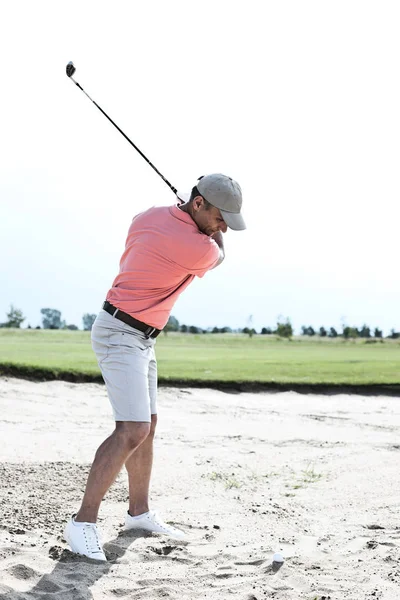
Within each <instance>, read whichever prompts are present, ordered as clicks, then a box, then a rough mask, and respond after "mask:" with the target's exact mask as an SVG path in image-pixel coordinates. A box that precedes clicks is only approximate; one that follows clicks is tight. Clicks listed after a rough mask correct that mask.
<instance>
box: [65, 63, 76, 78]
mask: <svg viewBox="0 0 400 600" xmlns="http://www.w3.org/2000/svg"><path fill="white" fill-rule="evenodd" d="M66 70H67V75H68V77H72V75H73V74H74V73H75V71H76V69H75V67H74V63H73V62H72V60H70V61H69V63H68V64H67V69H66Z"/></svg>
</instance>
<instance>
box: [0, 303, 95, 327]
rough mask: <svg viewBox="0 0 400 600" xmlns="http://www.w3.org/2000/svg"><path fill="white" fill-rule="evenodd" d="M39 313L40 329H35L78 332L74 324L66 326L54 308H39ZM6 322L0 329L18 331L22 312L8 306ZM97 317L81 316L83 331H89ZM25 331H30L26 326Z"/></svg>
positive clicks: (59, 312) (88, 314)
mask: <svg viewBox="0 0 400 600" xmlns="http://www.w3.org/2000/svg"><path fill="white" fill-rule="evenodd" d="M40 313H41V315H42V327H41V326H40V325H38V326H37V327H35V329H42V328H43V329H69V330H71V331H73V330H78V329H79V327H78V326H77V325H74V324H67V322H66V321H65V320H64V319H62V318H61V311H59V310H57V309H55V308H41V309H40ZM6 316H7V321H5V322H4V323H0V327H1V328H4V327H15V328H17V329H19V328H20V327H21V325H22V323H23V322H24V321H26V317H24V315H23V313H22V310H20V309H19V308H15V307H14V306H13V305H11V306H10V310H9V311H8V313H7V314H6ZM96 316H97V315H95V314H90V313H85V314H84V315H83V316H82V324H83V329H84V330H85V331H90V330H91V329H92V326H93V323H94V321H95V318H96ZM27 329H32V327H31V326H30V325H29V324H28V326H27Z"/></svg>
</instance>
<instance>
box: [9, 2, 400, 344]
mask: <svg viewBox="0 0 400 600" xmlns="http://www.w3.org/2000/svg"><path fill="white" fill-rule="evenodd" d="M399 30H400V5H399V3H398V2H397V1H382V0H379V1H374V2H371V1H368V0H362V1H357V0H354V1H351V0H350V1H349V0H346V1H341V0H336V1H335V2H328V1H321V0H316V1H307V0H305V1H303V0H302V1H301V2H299V1H298V0H295V1H289V0H288V1H274V2H271V1H267V0H266V1H261V0H260V1H252V0H247V1H246V2H244V1H241V2H236V1H234V0H233V1H232V0H231V1H229V2H228V1H222V0H213V1H209V0H206V1H202V2H188V1H186V2H184V1H179V2H178V1H174V0H170V1H168V2H165V1H158V2H152V1H148V2H139V1H133V0H132V1H129V2H126V1H116V2H114V3H111V2H102V1H96V2H89V1H80V2H75V1H68V2H54V1H52V2H44V1H40V0H38V1H35V2H30V1H29V2H20V1H18V0H16V1H15V2H12V3H11V2H7V3H6V2H4V3H3V4H2V7H1V13H0V50H1V57H2V60H1V103H0V106H1V111H0V140H1V141H0V206H1V211H0V251H1V253H0V256H1V258H0V282H1V284H0V285H1V287H0V289H1V293H0V321H5V320H6V316H5V315H6V312H7V311H8V308H9V306H10V304H11V303H12V304H14V305H15V306H17V307H18V308H21V309H22V311H23V312H24V314H25V315H26V316H27V320H26V321H25V323H24V326H26V325H27V324H28V323H30V324H31V326H36V325H37V324H40V323H41V315H40V309H41V308H42V307H50V308H56V309H59V310H61V312H62V317H63V318H64V319H66V321H67V323H74V324H76V325H78V326H79V327H82V315H83V314H84V313H86V312H90V313H96V312H98V310H99V309H100V306H101V303H102V301H103V299H104V298H105V295H106V292H107V290H108V289H109V287H110V285H111V283H112V281H113V279H114V277H115V275H116V274H117V272H118V262H119V258H120V255H121V253H122V251H123V247H124V242H125V237H126V232H127V230H128V227H129V224H130V222H131V219H132V217H133V216H134V215H135V214H136V213H137V212H140V211H142V210H144V209H146V208H147V207H149V206H152V205H162V204H172V203H173V202H174V196H173V194H172V193H171V191H170V190H169V189H168V187H167V186H166V185H165V183H164V182H163V181H162V180H161V179H160V178H159V177H158V176H157V175H156V174H155V173H154V172H153V171H152V169H151V168H150V167H149V166H148V165H147V164H146V163H145V162H144V160H143V159H142V158H141V157H140V156H139V155H138V154H137V153H136V152H135V150H134V149H133V148H131V146H130V145H129V144H128V143H127V141H126V140H124V138H123V137H122V136H121V135H120V134H119V133H118V132H117V131H116V130H115V129H114V128H113V126H112V125H111V124H110V123H109V122H108V121H107V120H106V119H105V118H104V116H103V115H101V113H100V112H99V111H98V110H97V108H96V107H95V106H94V105H93V104H92V103H91V102H90V101H89V100H88V98H86V96H85V95H84V94H83V93H82V92H81V91H80V90H79V89H78V88H77V87H76V86H75V85H74V84H73V83H72V82H71V81H69V80H68V78H67V77H66V75H65V66H66V64H67V62H68V61H70V60H73V61H74V63H75V66H76V68H77V71H76V74H75V78H76V80H77V81H78V82H79V83H80V84H81V85H82V87H83V88H84V89H85V90H86V91H87V93H88V94H89V95H90V96H91V97H92V98H93V99H94V100H96V102H97V103H98V104H100V106H101V107H102V108H103V109H104V110H105V111H106V112H107V113H108V114H109V115H110V116H111V117H112V118H113V119H114V120H115V121H116V122H117V124H118V125H119V126H120V127H121V128H122V129H123V130H124V131H125V132H126V133H127V135H128V136H129V137H131V139H132V140H133V141H134V142H135V143H136V144H137V145H138V146H139V147H140V148H141V150H142V151H143V152H144V153H145V154H147V155H148V156H149V158H150V160H152V161H153V162H154V163H155V165H156V166H157V167H158V169H159V170H160V171H161V172H162V173H163V174H164V175H165V176H166V177H167V179H169V180H170V181H171V182H172V184H173V185H175V186H176V187H177V188H178V189H181V190H189V189H190V188H191V187H192V186H193V185H194V184H195V182H196V179H197V178H198V177H199V176H200V175H204V174H206V173H211V172H223V173H226V174H228V175H230V176H231V177H233V178H235V179H237V180H238V181H239V183H240V184H241V186H242V189H243V195H244V202H243V204H244V206H243V213H244V216H245V219H246V221H247V225H248V229H247V231H245V232H233V231H231V232H228V233H227V235H226V236H225V239H226V241H225V244H226V255H227V256H226V260H225V262H224V263H223V264H222V265H221V266H220V267H218V268H217V269H215V270H214V271H212V272H210V273H209V274H207V275H206V276H205V277H204V278H203V279H202V280H197V281H195V282H194V283H193V284H192V286H191V287H190V288H189V289H188V290H186V292H185V293H184V294H183V295H182V296H181V298H180V299H179V301H178V303H177V304H176V306H175V308H174V310H173V313H172V314H174V316H176V317H177V318H178V319H179V321H180V322H181V323H186V324H188V325H189V324H193V325H200V326H203V327H207V326H214V325H217V326H224V325H229V326H231V327H244V326H246V324H247V322H248V318H249V316H250V315H252V316H253V325H254V326H255V327H256V328H261V327H262V326H274V325H275V323H276V320H277V318H278V316H279V315H283V317H290V318H291V320H292V322H293V324H294V326H295V328H296V329H297V331H299V330H300V328H301V326H302V325H313V326H314V327H319V326H321V325H324V326H325V327H329V326H335V327H339V328H340V326H341V323H342V322H344V321H345V322H346V323H347V324H348V325H356V326H361V325H362V324H363V323H364V322H366V323H367V324H368V325H370V326H371V327H375V326H379V327H381V328H383V329H384V331H385V332H387V333H389V330H390V329H391V328H392V327H393V328H395V329H397V330H400V310H399V307H400V280H399V275H398V272H399V268H398V263H399V258H398V256H399V216H400V209H399V199H400V193H399V192H400V177H399V159H400V110H399V107H400V78H399V62H398V60H399V56H400V36H399Z"/></svg>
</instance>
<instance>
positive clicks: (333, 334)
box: [328, 327, 338, 338]
mask: <svg viewBox="0 0 400 600" xmlns="http://www.w3.org/2000/svg"><path fill="white" fill-rule="evenodd" d="M328 336H329V337H331V338H335V337H337V336H338V332H337V331H336V329H335V328H334V327H331V328H330V329H329V333H328Z"/></svg>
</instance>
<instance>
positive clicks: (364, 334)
mask: <svg viewBox="0 0 400 600" xmlns="http://www.w3.org/2000/svg"><path fill="white" fill-rule="evenodd" d="M358 335H359V336H360V337H361V338H370V337H371V330H370V328H369V327H367V326H366V325H363V326H362V327H361V329H360V331H359V332H358Z"/></svg>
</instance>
